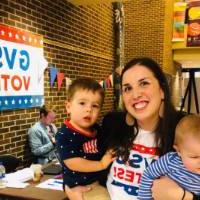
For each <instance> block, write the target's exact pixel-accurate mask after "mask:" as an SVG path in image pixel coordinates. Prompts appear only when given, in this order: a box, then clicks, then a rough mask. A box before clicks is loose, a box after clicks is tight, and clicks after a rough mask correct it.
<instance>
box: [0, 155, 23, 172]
mask: <svg viewBox="0 0 200 200" xmlns="http://www.w3.org/2000/svg"><path fill="white" fill-rule="evenodd" d="M0 162H2V164H3V165H4V167H5V169H6V173H10V172H14V171H15V170H16V168H17V167H18V166H19V163H20V159H19V158H16V157H15V156H12V155H2V156H0Z"/></svg>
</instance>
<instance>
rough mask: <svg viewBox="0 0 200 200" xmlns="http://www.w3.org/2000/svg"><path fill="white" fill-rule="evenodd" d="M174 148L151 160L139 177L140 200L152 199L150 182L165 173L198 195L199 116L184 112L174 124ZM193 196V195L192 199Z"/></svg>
mask: <svg viewBox="0 0 200 200" xmlns="http://www.w3.org/2000/svg"><path fill="white" fill-rule="evenodd" d="M174 149H175V150H176V152H169V153H167V154H165V155H164V156H162V157H160V158H159V159H158V160H157V161H155V162H154V163H152V164H151V165H150V166H149V167H148V168H147V169H146V170H145V172H144V174H143V176H142V181H141V185H140V188H139V196H138V199H140V200H143V199H145V200H147V199H148V200H150V199H153V198H152V193H151V187H152V184H153V181H154V180H155V179H157V178H159V177H161V176H168V177H170V178H171V179H173V180H174V181H176V182H177V183H178V184H179V185H180V186H181V187H182V188H183V196H182V200H184V197H185V190H187V191H190V192H192V193H193V194H194V197H195V195H200V117H199V116H197V115H187V116H185V117H183V118H182V119H181V120H180V122H179V123H178V125H177V127H176V131H175V143H174ZM194 199H196V198H194Z"/></svg>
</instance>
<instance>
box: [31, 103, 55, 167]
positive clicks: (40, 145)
mask: <svg viewBox="0 0 200 200" xmlns="http://www.w3.org/2000/svg"><path fill="white" fill-rule="evenodd" d="M55 111H56V108H55V106H52V105H50V104H46V105H44V106H42V107H41V108H40V120H39V121H38V122H36V123H35V124H34V125H33V126H32V127H31V128H30V129H29V130H28V139H29V145H30V148H31V152H32V154H33V156H34V157H35V159H36V163H39V164H46V163H48V162H50V161H52V160H53V159H54V158H55V133H56V132H57V128H56V126H55V125H54V124H53V122H54V120H55V116H56V114H55Z"/></svg>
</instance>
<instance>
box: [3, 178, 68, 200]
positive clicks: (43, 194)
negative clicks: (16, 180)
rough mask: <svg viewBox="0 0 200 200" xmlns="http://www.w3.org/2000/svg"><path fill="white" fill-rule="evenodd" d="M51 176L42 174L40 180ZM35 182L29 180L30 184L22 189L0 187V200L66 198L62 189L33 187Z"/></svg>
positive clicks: (53, 199)
mask: <svg viewBox="0 0 200 200" xmlns="http://www.w3.org/2000/svg"><path fill="white" fill-rule="evenodd" d="M52 177H53V176H52V175H44V176H43V178H42V180H41V181H45V180H47V179H49V178H52ZM37 184H38V183H33V182H30V185H29V186H27V187H26V188H23V189H17V188H3V189H0V200H3V199H5V200H10V199H12V200H21V199H26V200H67V198H66V195H65V194H64V192H63V191H59V190H51V189H43V188H38V187H35V186H36V185H37Z"/></svg>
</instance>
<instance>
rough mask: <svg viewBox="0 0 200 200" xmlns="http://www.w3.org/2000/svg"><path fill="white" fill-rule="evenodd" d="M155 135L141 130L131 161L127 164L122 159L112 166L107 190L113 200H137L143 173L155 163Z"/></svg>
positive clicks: (135, 141) (132, 150)
mask: <svg viewBox="0 0 200 200" xmlns="http://www.w3.org/2000/svg"><path fill="white" fill-rule="evenodd" d="M156 150H157V148H156V145H155V134H154V133H152V132H149V131H145V130H139V132H138V135H137V137H136V139H135V140H134V144H133V147H132V149H131V151H130V155H129V161H128V162H127V163H126V164H125V163H124V162H123V161H122V160H121V159H120V158H118V159H117V160H115V161H114V162H113V164H112V166H111V169H110V173H109V175H108V180H107V188H108V192H109V194H110V197H111V199H112V200H135V199H137V193H138V188H139V184H140V181H141V176H142V174H143V171H144V170H145V169H146V168H147V167H148V165H149V164H151V163H152V162H153V161H155V160H156V159H157V158H158V156H156V155H155V154H156Z"/></svg>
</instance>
